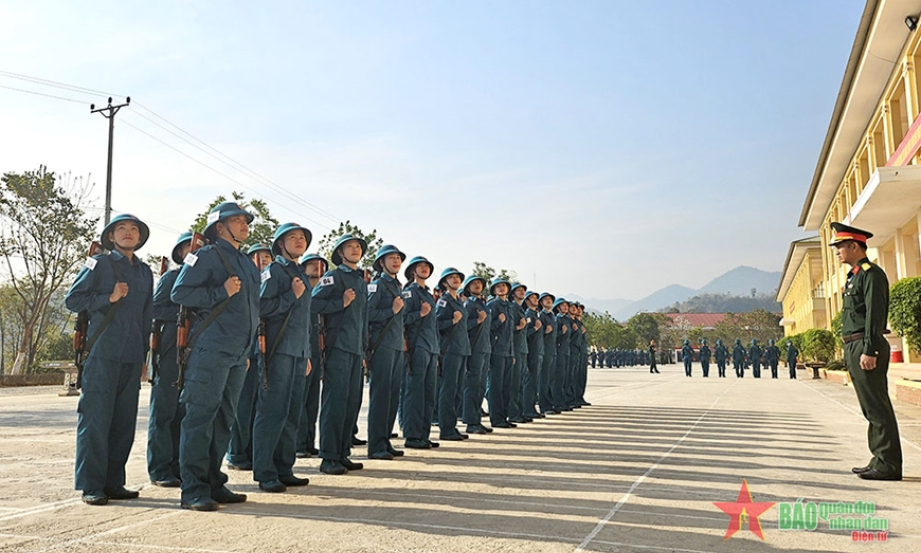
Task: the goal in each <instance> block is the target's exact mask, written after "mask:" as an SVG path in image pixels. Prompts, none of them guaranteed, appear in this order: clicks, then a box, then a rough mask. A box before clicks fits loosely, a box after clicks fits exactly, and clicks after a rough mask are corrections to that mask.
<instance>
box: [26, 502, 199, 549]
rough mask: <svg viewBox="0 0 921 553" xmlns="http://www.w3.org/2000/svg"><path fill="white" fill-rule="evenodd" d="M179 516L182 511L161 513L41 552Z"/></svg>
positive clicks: (62, 543)
mask: <svg viewBox="0 0 921 553" xmlns="http://www.w3.org/2000/svg"><path fill="white" fill-rule="evenodd" d="M154 510H155V509H149V510H148V511H147V512H148V513H149V512H152V511H154ZM140 514H143V513H140ZM181 514H182V511H178V510H177V511H172V512H167V513H163V514H162V515H159V516H153V517H149V518H146V519H144V520H140V521H138V522H132V523H131V524H125V525H122V526H118V527H116V528H110V529H109V530H105V531H102V532H97V533H95V534H90V535H89V536H83V537H80V538H76V539H73V540H68V541H64V542H58V543H55V544H54V545H52V546H51V547H48V548H47V549H44V550H43V551H54V550H55V549H61V548H62V547H63V548H67V547H70V546H72V545H77V544H81V543H89V542H94V541H96V540H98V539H99V538H103V537H105V536H111V535H113V534H118V533H119V532H124V531H125V530H130V529H132V528H137V527H138V526H144V525H147V524H151V523H154V522H160V521H162V520H164V519H167V518H170V517H174V516H176V515H181Z"/></svg>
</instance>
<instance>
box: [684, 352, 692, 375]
mask: <svg viewBox="0 0 921 553" xmlns="http://www.w3.org/2000/svg"><path fill="white" fill-rule="evenodd" d="M683 360H684V375H685V376H691V357H690V356H687V357H684V359H683Z"/></svg>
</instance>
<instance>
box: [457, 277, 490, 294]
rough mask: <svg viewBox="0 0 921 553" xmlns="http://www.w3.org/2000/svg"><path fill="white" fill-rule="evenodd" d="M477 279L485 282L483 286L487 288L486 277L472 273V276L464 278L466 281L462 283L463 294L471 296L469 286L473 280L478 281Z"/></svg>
mask: <svg viewBox="0 0 921 553" xmlns="http://www.w3.org/2000/svg"><path fill="white" fill-rule="evenodd" d="M476 280H479V281H480V282H482V283H483V288H486V279H485V278H483V277H481V276H477V275H470V276H468V277H467V278H465V279H464V283H463V284H461V290H462V291H463V294H464V295H465V296H469V295H470V294H468V293H467V288H469V287H470V285H471V284H473V282H474V281H476Z"/></svg>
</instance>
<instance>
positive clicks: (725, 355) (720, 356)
mask: <svg viewBox="0 0 921 553" xmlns="http://www.w3.org/2000/svg"><path fill="white" fill-rule="evenodd" d="M713 355H714V357H715V358H716V369H717V371H718V372H719V377H720V378H726V361H727V360H728V359H729V349H728V348H727V347H726V346H724V345H723V340H721V339H717V341H716V348H715V349H714V350H713Z"/></svg>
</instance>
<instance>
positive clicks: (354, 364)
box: [320, 349, 364, 461]
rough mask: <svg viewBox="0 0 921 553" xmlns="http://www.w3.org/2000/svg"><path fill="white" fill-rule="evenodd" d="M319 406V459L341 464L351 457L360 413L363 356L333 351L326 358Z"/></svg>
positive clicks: (337, 350) (338, 350)
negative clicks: (353, 431) (343, 459)
mask: <svg viewBox="0 0 921 553" xmlns="http://www.w3.org/2000/svg"><path fill="white" fill-rule="evenodd" d="M323 378H324V381H323V392H322V399H321V404H320V457H322V458H323V459H327V460H332V461H338V460H340V459H342V458H343V457H348V456H349V455H351V454H352V429H353V427H354V426H355V422H356V421H357V420H358V412H359V411H360V410H361V392H362V388H363V386H364V382H363V381H362V378H363V375H362V368H361V356H360V355H357V354H354V353H348V352H345V351H342V350H340V349H333V350H332V351H330V352H329V355H328V356H327V357H326V367H325V370H324V375H323Z"/></svg>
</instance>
